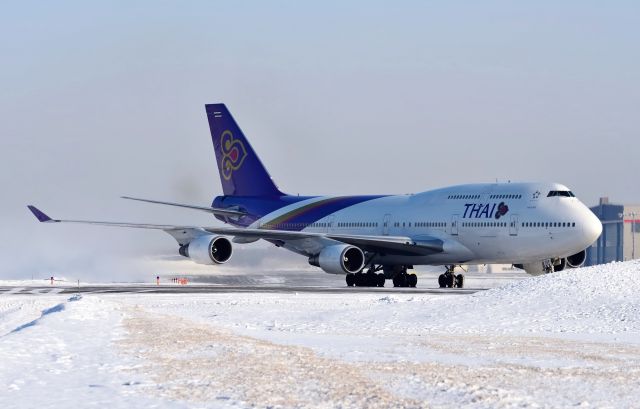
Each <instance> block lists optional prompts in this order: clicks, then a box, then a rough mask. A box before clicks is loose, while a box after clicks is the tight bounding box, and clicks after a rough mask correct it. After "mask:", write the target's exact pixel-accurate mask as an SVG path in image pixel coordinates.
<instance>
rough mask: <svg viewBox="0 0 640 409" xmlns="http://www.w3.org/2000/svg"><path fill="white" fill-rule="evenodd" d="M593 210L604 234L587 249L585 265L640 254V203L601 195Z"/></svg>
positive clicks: (628, 257)
mask: <svg viewBox="0 0 640 409" xmlns="http://www.w3.org/2000/svg"><path fill="white" fill-rule="evenodd" d="M590 209H591V211H592V212H593V213H594V214H595V215H596V216H598V218H599V219H600V221H601V222H602V234H601V235H600V237H599V238H598V240H596V242H595V243H593V245H592V246H591V247H589V248H587V259H586V261H585V266H593V265H596V264H604V263H611V262H613V261H627V260H633V259H635V258H636V257H640V252H639V250H640V235H639V233H640V205H624V204H613V203H609V198H608V197H601V198H600V203H599V204H598V205H597V206H593V207H591V208H590Z"/></svg>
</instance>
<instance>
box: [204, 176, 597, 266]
mask: <svg viewBox="0 0 640 409" xmlns="http://www.w3.org/2000/svg"><path fill="white" fill-rule="evenodd" d="M287 200H288V201H289V202H291V203H288V204H287V203H283V201H287ZM214 206H216V207H226V208H231V209H240V210H242V211H246V212H247V213H248V214H249V215H248V216H247V217H244V218H241V219H235V220H234V219H230V218H220V219H221V220H223V221H225V222H228V223H231V224H233V225H236V226H241V227H250V228H265V229H276V230H290V231H304V232H318V233H331V234H351V235H367V236H402V237H410V238H411V239H412V240H415V241H420V239H421V237H425V238H429V239H432V238H438V239H440V240H442V241H443V246H444V248H445V251H443V252H441V253H437V254H431V255H427V256H414V255H411V256H404V255H385V254H384V253H381V254H375V255H374V259H373V262H375V263H379V264H405V265H434V264H435V265H440V264H463V263H464V264H483V263H523V264H524V263H529V262H536V261H540V260H543V259H548V258H556V257H567V256H570V255H572V254H575V253H577V252H579V251H581V250H584V249H585V248H586V247H588V246H589V245H591V244H592V243H593V242H594V241H595V240H596V239H597V237H598V235H599V234H600V231H601V225H600V222H599V220H598V219H597V218H596V217H595V215H593V213H592V212H591V211H590V210H589V209H588V208H587V207H586V206H585V205H584V204H583V203H582V202H580V201H579V200H578V199H577V198H575V197H574V196H573V194H572V193H571V192H570V191H569V189H568V188H567V187H565V186H563V185H559V184H551V183H546V184H544V183H502V184H468V185H458V186H451V187H446V188H441V189H436V190H430V191H426V192H422V193H417V194H409V195H391V196H341V197H297V196H286V197H284V198H274V199H272V200H265V199H264V198H255V199H251V198H246V197H233V196H220V197H217V198H216V199H215V200H214ZM327 240H328V239H327ZM327 244H329V243H326V242H325V243H322V242H318V241H308V240H300V241H289V242H287V243H282V247H284V248H287V249H289V250H291V251H294V252H296V253H298V254H302V255H307V256H311V255H313V254H317V253H318V252H319V251H320V249H321V248H322V247H323V246H325V245H327Z"/></svg>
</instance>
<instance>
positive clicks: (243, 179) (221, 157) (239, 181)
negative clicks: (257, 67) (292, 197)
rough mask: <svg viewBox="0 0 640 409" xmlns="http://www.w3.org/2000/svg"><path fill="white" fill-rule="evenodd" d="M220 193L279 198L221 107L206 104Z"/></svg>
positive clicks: (258, 160) (278, 193)
mask: <svg viewBox="0 0 640 409" xmlns="http://www.w3.org/2000/svg"><path fill="white" fill-rule="evenodd" d="M205 108H206V110H207V118H208V119H209V128H210V129H211V138H212V139H213V148H214V149H215V152H216V160H217V161H218V171H219V172H220V181H221V182H222V191H223V192H224V194H225V195H228V196H283V195H284V193H282V192H280V190H279V189H278V187H277V186H276V185H275V183H273V180H272V179H271V176H269V173H267V170H266V169H265V167H264V165H263V164H262V162H260V159H259V158H258V155H256V153H255V152H254V151H253V148H252V147H251V145H250V144H249V141H247V138H245V136H244V134H243V133H242V131H241V130H240V128H239V127H238V124H237V123H236V121H234V119H233V117H232V116H231V113H229V110H228V109H227V107H226V106H225V105H224V104H207V105H205Z"/></svg>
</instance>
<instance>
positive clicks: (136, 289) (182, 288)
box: [0, 284, 486, 296]
mask: <svg viewBox="0 0 640 409" xmlns="http://www.w3.org/2000/svg"><path fill="white" fill-rule="evenodd" d="M482 290H486V289H485V288H394V287H381V288H376V287H346V286H345V287H303V286H300V287H291V286H273V285H271V286H265V285H263V286H237V285H131V284H121V285H118V284H114V285H93V286H80V287H77V286H56V285H55V284H54V285H50V286H33V287H32V286H26V287H13V286H4V287H0V296H2V295H17V294H24V295H52V294H76V293H82V294H121V293H128V294H131V293H145V294H207V293H211V294H216V293H217V294H220V293H274V294H278V293H315V294H318V293H320V294H348V293H376V294H399V293H400V294H443V295H445V294H457V295H464V294H473V293H475V292H477V291H482Z"/></svg>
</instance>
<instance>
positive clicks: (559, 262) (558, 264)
mask: <svg viewBox="0 0 640 409" xmlns="http://www.w3.org/2000/svg"><path fill="white" fill-rule="evenodd" d="M585 261H587V251H586V250H582V251H579V252H577V253H576V254H573V255H571V256H569V257H565V258H557V259H555V260H552V261H551V262H552V266H553V271H554V272H556V271H562V270H564V269H567V268H578V267H582V266H583V265H584V262H585ZM513 266H514V267H516V268H521V269H523V270H524V271H526V272H527V274H531V275H533V276H537V275H540V274H544V273H545V269H544V263H542V262H539V263H530V264H514V265H513Z"/></svg>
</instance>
